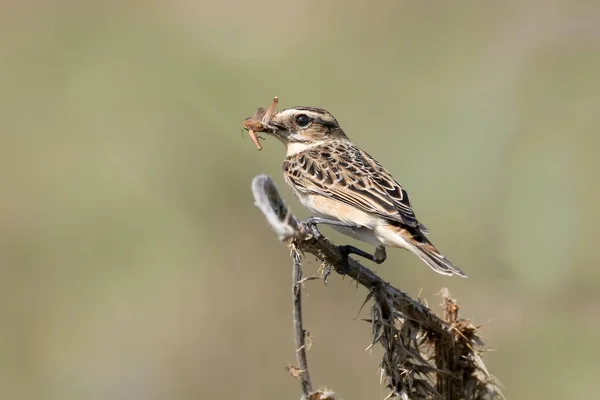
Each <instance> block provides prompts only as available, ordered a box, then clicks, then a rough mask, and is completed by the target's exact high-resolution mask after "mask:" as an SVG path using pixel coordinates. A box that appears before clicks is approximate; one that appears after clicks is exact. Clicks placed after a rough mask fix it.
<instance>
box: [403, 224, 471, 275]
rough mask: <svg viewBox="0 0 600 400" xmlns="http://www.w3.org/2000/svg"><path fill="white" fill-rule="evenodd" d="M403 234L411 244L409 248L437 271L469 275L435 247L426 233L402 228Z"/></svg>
mask: <svg viewBox="0 0 600 400" xmlns="http://www.w3.org/2000/svg"><path fill="white" fill-rule="evenodd" d="M401 235H402V236H403V237H404V239H405V240H406V241H407V242H408V243H409V244H410V247H409V250H410V251H411V252H413V253H414V254H415V255H416V256H417V257H419V258H420V259H421V260H423V261H424V262H425V264H427V265H429V267H431V269H433V270H434V271H435V272H437V273H439V274H443V275H458V276H461V277H463V278H466V277H467V275H466V274H465V273H464V272H462V271H461V270H460V269H459V268H458V267H456V266H455V265H454V264H452V262H451V261H450V260H448V259H447V258H446V257H444V256H443V255H442V254H441V253H440V252H439V251H438V249H436V248H435V246H434V245H433V243H431V242H430V241H429V240H428V239H427V238H426V237H425V235H423V234H422V233H421V232H419V231H417V230H412V229H411V230H410V231H409V230H406V229H402V230H401Z"/></svg>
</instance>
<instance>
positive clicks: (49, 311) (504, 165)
mask: <svg viewBox="0 0 600 400" xmlns="http://www.w3.org/2000/svg"><path fill="white" fill-rule="evenodd" d="M274 95H277V96H279V97H280V100H281V101H280V105H281V106H282V107H289V106H294V105H312V106H319V107H323V108H326V109H328V110H330V111H331V112H332V113H333V114H334V115H335V116H336V117H337V118H338V120H339V121H340V122H341V124H342V126H343V127H344V128H345V129H346V132H347V133H348V135H349V136H350V137H351V138H352V139H354V140H355V141H356V142H357V143H358V144H359V145H361V146H363V147H364V148H365V149H366V150H367V151H368V152H369V153H371V154H372V155H375V156H376V157H377V158H378V159H379V160H380V161H381V162H382V163H383V164H384V165H386V166H387V167H388V169H390V170H391V171H392V173H393V174H394V175H395V176H396V177H397V178H398V180H399V181H400V182H401V183H402V184H403V185H404V186H405V187H406V188H407V189H408V190H409V192H410V193H411V198H412V201H413V204H414V207H415V210H416V213H417V216H418V217H419V218H420V219H421V220H422V221H423V222H424V223H425V224H426V225H427V226H428V227H429V228H430V229H431V230H432V232H433V234H432V236H431V237H432V239H433V241H434V242H435V243H436V244H437V245H438V247H439V248H440V249H441V250H443V252H444V253H446V255H447V256H448V257H449V258H451V259H452V260H454V261H455V263H456V264H457V265H459V266H460V267H462V268H463V269H464V270H465V271H466V272H467V273H468V274H469V279H467V280H462V279H458V278H448V277H443V276H440V275H437V274H435V273H433V272H432V271H431V270H429V269H428V268H427V267H426V266H424V265H423V264H421V263H420V261H419V260H417V259H416V258H415V257H414V256H412V255H410V254H408V253H407V252H403V251H400V250H390V251H389V252H388V254H389V259H388V261H387V262H386V263H385V264H383V265H381V266H376V265H371V266H372V267H373V269H374V270H376V271H377V272H378V273H379V274H380V275H381V276H383V277H384V278H385V279H386V280H389V281H391V282H393V283H394V284H396V285H397V286H399V287H400V288H401V289H402V290H404V291H406V292H409V293H411V294H412V295H414V296H417V295H419V294H420V295H421V297H423V298H425V299H426V300H427V301H428V302H429V304H431V305H432V306H433V307H434V308H435V307H437V304H438V303H440V301H441V299H440V297H439V295H438V293H439V291H440V289H441V288H442V287H448V288H449V290H450V291H451V292H452V294H453V295H454V296H455V297H456V298H457V299H458V301H459V302H460V304H461V306H462V308H461V312H462V315H463V316H465V317H468V318H471V319H472V320H473V322H474V323H475V324H478V325H482V326H483V327H482V332H483V334H484V337H485V340H486V341H487V343H488V345H489V346H490V347H491V348H492V349H494V352H489V353H486V355H485V360H486V362H487V366H488V368H489V370H490V372H491V373H492V374H494V375H496V376H497V377H498V378H499V380H500V381H501V382H502V384H503V385H504V392H505V394H506V395H507V396H508V397H509V398H511V399H544V398H569V399H587V398H591V397H593V396H594V395H593V393H597V392H598V390H599V389H600V382H599V381H598V379H597V376H598V374H599V373H600V361H599V359H600V347H599V345H598V337H600V318H598V316H599V311H598V309H599V308H600V287H599V284H600V268H599V267H598V261H597V257H598V243H597V239H598V237H599V233H600V232H599V229H598V223H599V222H600V218H599V217H600V215H599V213H600V212H599V211H598V203H599V201H600V189H599V172H600V160H599V158H598V151H599V150H600V4H599V3H598V2H595V1H588V2H585V1H570V0H531V1H520V2H478V1H465V2H460V4H453V5H450V4H449V3H448V2H422V1H410V2H409V1H397V0H390V1H364V0H361V1H350V2H348V1H339V0H335V1H327V2H321V1H317V0H303V1H295V2H287V1H272V0H258V1H255V2H243V1H236V0H222V1H211V2H209V1H205V0H198V1H191V0H175V1H165V0H162V1H160V0H159V1H155V2H144V1H137V2H135V1H129V2H122V1H69V0H64V1H60V0H46V1H30V2H24V1H16V0H12V1H11V0H5V1H3V2H2V3H1V9H0V135H1V136H0V183H1V195H0V218H1V226H0V317H1V320H0V398H2V399H209V398H229V399H234V398H244V399H282V398H288V399H292V398H298V397H299V396H300V392H299V385H298V383H297V382H296V381H295V380H294V379H293V378H291V377H290V376H288V374H287V373H286V372H285V371H284V367H285V366H286V365H287V363H293V362H294V361H295V355H294V345H293V338H292V324H291V303H290V296H291V290H290V279H291V266H290V259H289V257H288V251H287V249H286V248H285V247H284V246H283V245H282V244H280V243H279V242H277V240H276V238H275V236H274V235H273V234H272V233H271V232H270V231H269V229H268V227H267V225H266V222H265V221H264V219H263V216H262V215H261V214H260V213H259V211H258V210H257V209H256V208H255V207H254V205H253V199H252V196H251V192H250V182H251V179H252V178H253V177H254V176H255V175H257V174H259V173H266V174H269V175H271V176H273V177H274V178H275V180H276V181H277V182H278V184H279V185H280V188H281V189H282V193H283V194H284V196H285V198H286V199H287V200H288V202H289V204H290V205H291V207H292V209H293V210H294V211H295V212H296V213H297V214H298V215H299V216H302V217H304V216H308V213H307V212H306V211H305V210H303V209H302V208H301V206H300V204H299V203H298V202H297V201H296V200H295V199H293V197H292V195H291V193H290V192H289V191H288V190H287V189H285V188H284V186H283V185H284V183H283V180H282V178H281V173H280V165H281V161H282V158H283V155H284V151H283V148H282V146H281V145H280V143H279V142H277V141H274V140H272V139H271V140H269V139H267V141H266V142H264V147H265V149H264V150H263V151H262V152H258V151H256V148H255V147H254V145H253V144H252V142H251V141H250V139H249V138H248V136H247V135H244V136H242V134H241V123H242V121H243V119H244V118H245V117H247V116H249V115H251V114H252V113H253V112H254V111H255V109H256V107H258V106H267V105H268V104H269V103H270V101H271V99H272V97H273V96H274ZM324 232H325V233H326V234H328V235H330V236H331V237H332V238H333V239H334V240H335V241H336V242H338V243H348V240H347V239H344V238H341V237H340V236H338V235H337V234H335V233H333V231H331V230H329V229H328V228H324ZM363 247H364V246H363ZM367 248H368V246H367ZM317 268H318V263H316V262H315V261H314V260H311V259H308V260H307V261H306V263H305V270H306V273H308V274H312V273H314V272H316V270H317ZM306 290H307V297H306V298H305V314H306V324H307V328H308V329H309V330H310V332H311V335H312V337H313V343H314V344H313V346H312V348H311V351H310V353H309V362H310V365H311V372H312V377H313V380H314V384H315V385H316V386H328V387H330V388H333V389H334V390H336V392H337V393H338V395H339V396H340V397H341V398H344V399H346V400H351V399H377V398H383V397H385V395H386V393H385V390H384V389H383V387H382V386H381V385H380V384H379V382H378V379H379V373H378V370H377V366H378V363H379V360H380V354H381V352H380V351H379V349H377V348H376V349H374V350H373V352H372V353H370V352H368V351H365V348H367V346H368V345H369V339H370V332H369V327H368V325H367V324H365V323H364V322H361V321H359V320H357V319H356V317H357V312H358V310H359V308H360V306H361V304H362V301H363V299H364V296H365V295H366V293H365V291H364V290H362V289H356V288H355V287H354V286H353V285H352V284H351V282H350V281H349V280H347V279H346V280H343V279H342V278H341V277H339V276H333V277H332V279H331V282H330V286H329V287H328V288H325V287H324V286H323V285H322V284H321V283H320V282H311V283H308V284H307V285H306ZM436 309H439V308H436Z"/></svg>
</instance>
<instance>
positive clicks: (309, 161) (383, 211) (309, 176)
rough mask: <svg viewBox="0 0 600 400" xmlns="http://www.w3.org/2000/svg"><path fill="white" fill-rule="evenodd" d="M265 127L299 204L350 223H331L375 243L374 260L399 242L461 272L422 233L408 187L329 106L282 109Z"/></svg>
mask: <svg viewBox="0 0 600 400" xmlns="http://www.w3.org/2000/svg"><path fill="white" fill-rule="evenodd" d="M266 132H267V133H269V134H271V135H273V136H275V137H276V138H278V139H279V140H280V141H281V142H283V143H284V144H285V145H286V148H287V156H286V158H285V160H284V162H283V173H284V178H285V181H286V183H287V184H288V185H289V186H290V187H291V188H292V190H293V192H294V193H295V195H296V196H297V197H298V198H299V199H300V201H301V202H302V204H303V205H304V206H305V207H307V208H308V209H310V210H311V211H312V212H314V213H315V214H316V215H317V216H322V217H326V218H329V219H333V220H337V221H342V222H345V223H348V224H351V225H354V226H355V227H352V228H351V227H339V226H337V227H336V226H333V228H334V229H337V230H339V231H340V232H342V233H344V234H346V235H348V236H351V237H354V238H357V239H359V240H362V241H365V242H367V243H370V244H372V245H374V246H376V247H377V251H376V252H375V256H374V260H375V261H377V262H382V261H383V260H385V246H390V247H401V248H405V249H408V250H410V251H411V252H413V253H414V254H416V255H417V256H418V257H419V258H420V259H421V260H423V261H424V262H425V263H426V264H427V265H429V266H430V267H431V268H432V269H433V270H435V271H436V272H438V273H441V274H445V275H454V274H456V275H459V276H463V277H466V275H465V274H464V273H463V272H462V271H461V270H460V269H458V268H457V267H455V266H454V265H453V264H452V263H451V262H450V261H449V260H448V259H446V258H445V257H444V256H443V255H441V253H440V252H439V251H438V250H437V249H436V248H435V246H433V244H432V243H431V242H430V241H429V240H428V239H427V238H426V237H425V234H427V233H429V232H428V230H427V229H426V228H425V226H424V225H423V224H421V223H420V222H419V221H418V220H417V218H416V216H415V213H414V211H413V209H412V205H411V202H410V199H409V197H408V193H407V192H406V191H405V190H404V189H403V188H402V186H401V185H400V184H399V183H398V182H397V181H396V180H395V179H394V178H393V177H392V176H391V174H390V173H389V172H388V171H387V170H386V169H385V168H384V167H383V166H382V165H381V164H380V163H379V162H377V161H376V160H375V159H374V158H373V157H371V156H370V155H369V154H367V153H366V152H365V151H363V150H362V149H360V148H359V147H357V146H356V145H355V144H354V143H352V142H351V141H350V139H348V137H347V136H346V134H345V133H344V131H343V130H342V128H340V126H339V124H338V122H337V120H336V119H335V118H334V117H333V116H332V115H331V114H330V113H329V112H327V111H326V110H323V109H320V108H314V107H293V108H289V109H286V110H282V111H279V112H277V113H276V114H274V115H273V117H272V119H271V120H270V122H269V124H268V127H267V130H266Z"/></svg>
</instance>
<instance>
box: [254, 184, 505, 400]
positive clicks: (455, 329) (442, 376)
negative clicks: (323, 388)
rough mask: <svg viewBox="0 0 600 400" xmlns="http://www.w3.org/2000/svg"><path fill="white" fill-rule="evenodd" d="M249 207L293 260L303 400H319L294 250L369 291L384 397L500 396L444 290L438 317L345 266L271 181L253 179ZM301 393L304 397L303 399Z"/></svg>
mask: <svg viewBox="0 0 600 400" xmlns="http://www.w3.org/2000/svg"><path fill="white" fill-rule="evenodd" d="M252 191H253V193H254V198H255V200H256V205H257V206H258V207H259V208H260V210H261V211H262V212H263V214H264V215H265V216H266V218H267V221H268V222H269V225H270V227H271V228H272V229H273V230H274V231H275V233H276V234H277V236H278V237H279V239H280V240H281V241H287V242H288V244H289V245H290V247H291V248H292V256H293V258H294V288H293V290H294V305H295V307H294V324H295V329H296V332H295V333H296V347H297V349H300V350H301V351H297V354H298V364H299V369H300V371H301V375H300V379H301V380H302V388H303V397H304V398H310V399H313V398H315V399H316V398H320V397H317V396H320V392H312V393H311V391H312V389H311V385H310V378H309V375H308V367H307V363H306V353H305V350H306V349H305V346H304V328H303V327H302V315H301V308H300V295H301V293H300V288H299V286H298V282H299V281H300V279H301V270H300V261H301V259H300V256H299V252H302V253H310V254H313V255H314V256H315V257H316V258H317V259H318V260H320V261H321V262H323V263H325V264H327V265H330V266H332V267H333V269H334V270H335V271H336V272H338V273H339V274H345V275H348V276H350V277H351V278H352V279H354V280H356V281H357V282H358V283H359V284H360V285H362V286H364V287H365V288H367V289H368V291H369V294H368V296H367V299H366V300H365V303H366V302H367V301H369V300H373V306H372V308H371V318H370V319H369V320H368V322H370V323H371V326H372V332H373V339H372V340H373V344H376V343H379V344H380V345H381V346H382V347H383V349H384V356H383V360H382V362H381V371H382V375H384V376H385V379H386V383H387V386H388V388H389V389H390V391H391V393H390V397H396V396H397V397H400V398H403V399H451V400H458V399H461V400H462V399H469V400H471V399H493V398H502V394H501V392H500V390H499V389H498V387H497V385H496V384H495V383H494V380H493V378H492V376H491V375H490V374H489V373H488V372H487V369H486V368H485V365H484V364H483V361H482V360H481V356H480V355H481V352H483V351H484V350H485V348H484V346H483V342H482V341H481V339H480V338H479V336H478V333H477V328H476V327H475V326H474V325H472V324H471V323H470V322H469V321H468V320H465V319H460V318H458V305H457V304H456V302H455V301H454V300H453V299H452V298H451V297H450V294H449V293H448V291H447V290H445V289H444V291H443V293H442V297H443V298H444V309H445V318H444V319H441V318H439V317H438V316H437V315H435V314H434V313H433V312H432V311H431V310H430V309H429V308H428V307H427V306H426V305H424V304H422V303H421V302H419V301H415V300H413V299H412V298H411V297H410V296H408V295H407V294H406V293H404V292H402V291H400V290H398V289H397V288H395V287H393V286H392V285H390V284H388V283H387V282H385V281H383V280H382V279H381V278H379V277H378V276H377V275H376V274H375V273H373V272H372V271H371V270H370V269H368V268H366V267H364V266H363V265H362V264H360V263H359V262H357V261H355V260H353V259H350V262H349V269H345V266H344V263H343V256H342V254H341V253H340V251H339V250H338V248H337V247H336V246H335V245H333V244H332V243H331V242H330V241H329V240H328V239H327V238H325V237H323V236H320V235H318V234H317V232H315V230H314V229H316V228H314V226H309V225H307V224H305V223H303V222H302V221H300V220H298V219H297V218H296V217H295V216H294V215H292V214H291V213H290V211H289V210H288V208H287V206H286V205H285V203H284V202H283V200H282V199H281V197H280V195H279V192H278V190H277V187H276V186H275V184H274V183H273V181H272V179H271V178H269V177H268V176H265V175H259V176H257V177H255V178H254V180H253V181H252ZM307 393H308V396H307Z"/></svg>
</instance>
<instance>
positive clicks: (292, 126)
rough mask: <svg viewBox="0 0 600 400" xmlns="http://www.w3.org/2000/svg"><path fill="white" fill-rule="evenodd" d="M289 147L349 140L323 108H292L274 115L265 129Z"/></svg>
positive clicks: (333, 118)
mask: <svg viewBox="0 0 600 400" xmlns="http://www.w3.org/2000/svg"><path fill="white" fill-rule="evenodd" d="M265 128H266V129H265V133H268V134H270V135H272V136H274V137H276V138H277V139H279V140H280V141H281V142H282V143H283V144H285V145H286V146H287V147H288V151H289V150H290V146H294V147H302V146H310V145H312V144H315V143H321V142H326V141H328V140H339V139H348V137H347V136H346V134H345V133H344V131H343V130H342V128H340V125H339V124H338V122H337V120H336V119H335V117H334V116H333V115H331V113H329V112H328V111H326V110H323V109H322V108H315V107H303V106H298V107H292V108H287V109H285V110H281V111H279V112H277V113H275V114H274V115H273V117H272V118H271V120H270V121H269V122H268V123H267V126H266V127H265Z"/></svg>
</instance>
